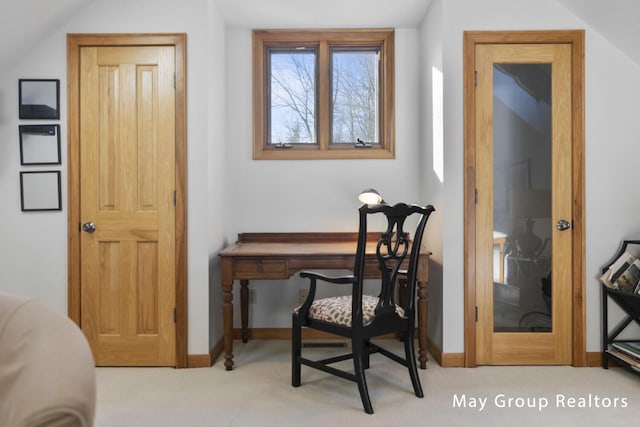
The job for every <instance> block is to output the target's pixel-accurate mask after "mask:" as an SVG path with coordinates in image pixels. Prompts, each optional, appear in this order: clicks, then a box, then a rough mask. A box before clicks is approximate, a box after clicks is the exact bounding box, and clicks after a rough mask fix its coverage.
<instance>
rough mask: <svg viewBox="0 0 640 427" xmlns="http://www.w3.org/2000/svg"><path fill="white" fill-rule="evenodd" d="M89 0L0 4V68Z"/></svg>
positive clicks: (25, 0)
mask: <svg viewBox="0 0 640 427" xmlns="http://www.w3.org/2000/svg"><path fill="white" fill-rule="evenodd" d="M91 1H93V0H18V1H15V0H14V1H5V2H3V4H2V12H1V13H2V15H1V18H0V71H2V70H3V69H5V68H6V67H8V66H9V65H10V64H11V62H13V61H15V59H16V58H18V57H19V56H20V54H21V52H23V51H24V50H25V49H26V50H30V49H32V47H33V46H34V45H36V44H37V43H38V40H41V39H43V38H46V37H47V34H48V33H49V32H51V30H52V29H54V28H56V27H57V26H59V25H60V24H61V23H63V22H64V21H65V20H66V19H67V18H68V16H69V15H71V14H72V13H73V12H74V11H75V10H76V9H77V8H79V7H82V6H83V5H85V4H87V3H90V2H91Z"/></svg>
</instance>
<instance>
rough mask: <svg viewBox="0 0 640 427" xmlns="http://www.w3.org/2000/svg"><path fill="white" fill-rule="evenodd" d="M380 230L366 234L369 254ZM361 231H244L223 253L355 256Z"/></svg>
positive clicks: (226, 255) (374, 248) (374, 247)
mask: <svg viewBox="0 0 640 427" xmlns="http://www.w3.org/2000/svg"><path fill="white" fill-rule="evenodd" d="M379 237H380V233H379V232H377V233H375V232H373V233H369V235H368V236H367V241H368V244H367V254H375V251H376V244H377V241H378V238H379ZM357 238H358V233H349V232H346V233H335V232H330V233H242V234H239V235H238V241H236V243H234V244H232V245H229V246H228V247H226V248H225V249H223V250H222V251H221V252H220V253H219V256H221V257H251V256H261V257H262V256H273V257H277V256H354V255H355V253H356V247H357Z"/></svg>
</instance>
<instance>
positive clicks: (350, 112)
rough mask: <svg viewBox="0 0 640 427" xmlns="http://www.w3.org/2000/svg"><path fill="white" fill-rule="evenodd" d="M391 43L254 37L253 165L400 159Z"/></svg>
mask: <svg viewBox="0 0 640 427" xmlns="http://www.w3.org/2000/svg"><path fill="white" fill-rule="evenodd" d="M393 37H394V32H393V30H386V29H385V30H256V31H254V32H253V73H254V74H253V84H254V87H253V97H254V99H253V103H254V104H253V158H254V159H343V158H345V159H372V158H373V159H379V158H386V159H389V158H394V157H395V141H394V140H395V122H394V114H393V112H394V96H393V94H394V85H393V76H394V72H393V67H394V64H393V63H394V51H393V49H394V46H393V43H394V38H393Z"/></svg>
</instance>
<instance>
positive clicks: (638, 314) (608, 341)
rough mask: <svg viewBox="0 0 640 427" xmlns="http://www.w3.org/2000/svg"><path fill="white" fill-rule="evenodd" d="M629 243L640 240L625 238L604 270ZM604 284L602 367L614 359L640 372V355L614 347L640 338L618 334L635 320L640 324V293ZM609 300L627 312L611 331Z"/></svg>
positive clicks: (637, 341) (639, 341) (634, 243)
mask: <svg viewBox="0 0 640 427" xmlns="http://www.w3.org/2000/svg"><path fill="white" fill-rule="evenodd" d="M628 245H640V240H625V241H623V242H622V246H621V247H620V250H619V251H618V253H617V254H616V256H615V257H613V260H612V261H611V262H610V263H609V264H608V265H607V266H606V267H605V268H603V270H602V273H603V274H604V272H605V271H607V270H608V269H609V266H610V265H611V264H613V262H615V260H617V259H618V258H619V257H620V256H621V255H622V254H623V253H624V252H625V251H626V250H627V246H628ZM601 286H602V367H603V368H604V369H607V368H608V367H609V361H610V360H613V361H614V362H616V363H617V364H618V365H620V366H623V367H627V368H631V369H632V370H634V371H636V372H638V373H640V357H634V356H631V355H629V354H627V353H624V352H622V351H620V350H618V349H616V348H613V347H612V344H614V343H618V342H625V341H626V342H636V343H640V339H635V340H634V339H624V340H623V339H618V336H619V335H620V334H621V333H622V332H623V331H624V330H625V329H626V328H627V327H628V326H629V325H631V324H632V323H633V322H635V323H636V324H638V325H640V294H637V293H633V292H625V291H621V290H617V289H612V288H609V287H607V286H605V285H604V284H602V285H601ZM609 300H613V302H615V303H616V305H618V306H619V307H620V308H621V309H622V310H623V311H624V313H625V317H624V318H623V319H622V320H621V321H620V323H618V324H617V325H616V326H615V327H614V328H613V329H612V330H611V331H610V330H609V308H608V306H609Z"/></svg>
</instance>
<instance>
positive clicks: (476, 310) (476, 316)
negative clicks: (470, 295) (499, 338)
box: [476, 305, 478, 322]
mask: <svg viewBox="0 0 640 427" xmlns="http://www.w3.org/2000/svg"><path fill="white" fill-rule="evenodd" d="M477 321H478V306H477V305H476V322H477Z"/></svg>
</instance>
